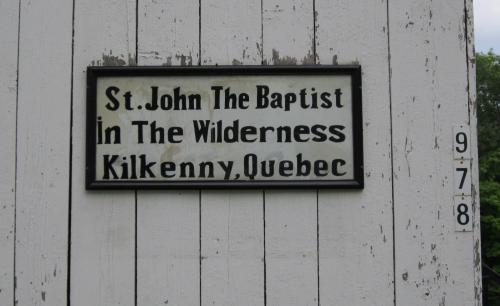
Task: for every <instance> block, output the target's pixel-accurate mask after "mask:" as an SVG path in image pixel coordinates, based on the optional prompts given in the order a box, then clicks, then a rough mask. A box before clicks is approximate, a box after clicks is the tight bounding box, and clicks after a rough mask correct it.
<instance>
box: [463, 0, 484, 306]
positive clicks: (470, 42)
mask: <svg viewBox="0 0 500 306" xmlns="http://www.w3.org/2000/svg"><path fill="white" fill-rule="evenodd" d="M473 6H474V5H473V1H472V0H466V1H465V9H466V11H465V12H466V20H465V22H466V24H465V26H466V27H465V31H466V37H467V41H466V43H467V65H468V76H467V80H468V84H469V85H468V92H469V103H468V104H469V126H470V135H471V157H472V160H471V174H472V210H473V214H474V216H473V223H472V227H473V233H472V236H473V241H474V246H473V252H474V254H473V256H474V262H473V265H474V303H475V304H474V305H476V306H480V305H482V303H483V301H482V298H483V295H482V282H481V281H482V271H481V228H480V227H481V220H480V219H481V212H480V207H479V206H480V205H479V204H480V201H479V163H478V162H479V156H478V150H477V147H478V144H477V142H478V138H477V100H476V99H477V94H476V54H475V48H474V13H473Z"/></svg>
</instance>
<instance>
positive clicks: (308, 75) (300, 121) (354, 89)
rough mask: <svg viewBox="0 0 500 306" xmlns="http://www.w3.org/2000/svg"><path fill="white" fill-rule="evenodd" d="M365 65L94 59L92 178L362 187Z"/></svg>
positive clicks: (102, 181) (125, 182)
mask: <svg viewBox="0 0 500 306" xmlns="http://www.w3.org/2000/svg"><path fill="white" fill-rule="evenodd" d="M360 75H361V73H360V67H357V66H356V67H353V66H349V67H342V66H340V67H339V66H324V67H323V66H320V67H242V66H240V67H211V68H206V67H204V68H201V67H188V68H186V67H183V68H165V67H127V68H123V67H122V68H116V67H115V68H111V67H110V68H106V67H89V68H88V84H87V85H88V92H87V103H88V105H87V107H88V114H87V124H88V126H87V133H88V134H87V188H90V189H92V188H167V187H181V188H188V187H192V188H200V187H203V188H205V187H218V188H223V187H229V186H239V187H286V186H304V187H340V188H362V187H363V170H362V131H361V128H362V123H361V80H360V79H361V77H360Z"/></svg>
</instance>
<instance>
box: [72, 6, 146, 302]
mask: <svg viewBox="0 0 500 306" xmlns="http://www.w3.org/2000/svg"><path fill="white" fill-rule="evenodd" d="M135 12H136V7H135V1H113V0H109V1H108V0H106V1H101V0H96V1H88V0H85V1H83V0H81V1H79V0H77V1H75V20H74V26H75V34H74V69H73V142H72V144H73V155H72V172H73V176H72V198H71V206H72V213H71V225H72V226H71V269H70V272H71V274H70V275H71V283H70V285H71V287H70V299H71V305H74V306H77V305H82V306H83V305H103V306H104V305H122V306H128V305H134V295H135V288H134V286H135V195H134V192H133V191H107V192H87V191H86V190H85V187H84V178H85V175H84V170H85V146H84V145H85V96H86V94H85V90H86V67H87V66H90V65H106V66H118V65H127V64H134V62H135V44H136V41H135V24H136V23H135Z"/></svg>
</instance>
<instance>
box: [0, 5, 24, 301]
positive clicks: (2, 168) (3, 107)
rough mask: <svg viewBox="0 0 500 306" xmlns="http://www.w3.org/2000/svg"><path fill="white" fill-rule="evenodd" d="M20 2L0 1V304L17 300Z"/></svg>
mask: <svg viewBox="0 0 500 306" xmlns="http://www.w3.org/2000/svg"><path fill="white" fill-rule="evenodd" d="M18 25H19V3H18V1H2V2H0V29H8V30H3V31H0V46H2V47H1V48H0V56H1V58H2V61H0V144H1V145H0V156H1V158H0V305H9V304H12V302H13V301H14V283H13V282H14V239H15V237H14V231H15V225H14V216H15V192H16V191H15V188H16V99H17V41H18Z"/></svg>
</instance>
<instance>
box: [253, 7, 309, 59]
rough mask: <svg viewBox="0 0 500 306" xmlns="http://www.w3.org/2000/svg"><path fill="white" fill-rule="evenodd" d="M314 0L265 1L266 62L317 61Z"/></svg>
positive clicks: (263, 12) (263, 20)
mask: <svg viewBox="0 0 500 306" xmlns="http://www.w3.org/2000/svg"><path fill="white" fill-rule="evenodd" d="M313 14H314V13H313V1H303V0H292V1H284V0H263V8H262V24H263V54H264V63H265V64H271V65H296V64H314V63H315V55H314V50H315V48H314V15H313Z"/></svg>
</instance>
